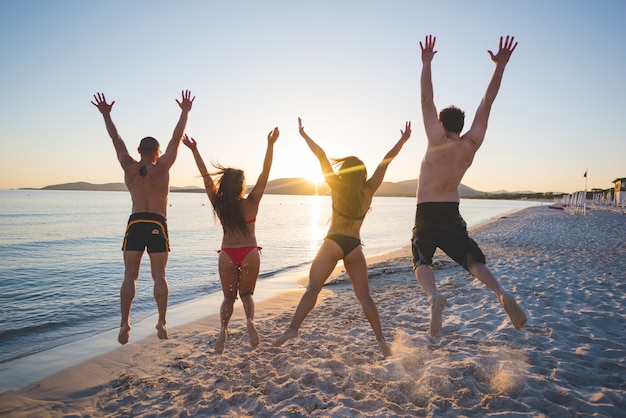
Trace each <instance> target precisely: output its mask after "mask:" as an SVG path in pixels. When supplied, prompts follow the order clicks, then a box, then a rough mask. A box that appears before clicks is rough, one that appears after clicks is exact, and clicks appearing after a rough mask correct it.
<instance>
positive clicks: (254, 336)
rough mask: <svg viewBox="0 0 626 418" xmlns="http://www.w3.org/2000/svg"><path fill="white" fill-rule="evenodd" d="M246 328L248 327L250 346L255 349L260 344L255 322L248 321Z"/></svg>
mask: <svg viewBox="0 0 626 418" xmlns="http://www.w3.org/2000/svg"><path fill="white" fill-rule="evenodd" d="M246 328H247V329H248V339H249V340H250V347H252V349H253V350H254V349H255V348H257V347H258V346H259V342H260V340H259V333H258V332H257V330H256V327H255V326H254V322H252V321H248V322H247V323H246Z"/></svg>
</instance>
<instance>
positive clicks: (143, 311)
mask: <svg viewBox="0 0 626 418" xmlns="http://www.w3.org/2000/svg"><path fill="white" fill-rule="evenodd" d="M169 202H170V207H169V209H168V216H167V219H168V228H169V233H170V243H171V252H170V256H169V261H168V268H167V278H168V282H169V285H170V299H169V306H170V307H174V306H176V305H180V304H183V303H186V302H189V301H191V300H193V299H196V298H199V297H202V296H206V295H209V294H213V293H219V292H221V290H220V285H219V277H218V274H217V253H216V250H217V249H218V248H219V246H220V242H221V234H222V233H221V227H219V226H218V225H216V223H215V222H214V219H213V212H212V209H211V205H210V203H209V202H208V199H207V198H206V195H204V194H200V193H172V194H170V200H169ZM538 204H539V203H537V202H528V201H491V200H467V199H464V200H462V201H461V213H462V214H463V217H464V218H465V220H466V222H467V223H468V225H469V226H473V225H476V224H478V223H481V222H484V221H486V220H489V219H491V218H493V217H496V216H499V215H502V214H504V213H507V212H511V211H514V210H518V209H521V208H524V207H529V206H536V205H538ZM330 208H331V207H330V199H329V198H328V197H321V196H284V195H265V196H264V197H263V201H262V202H261V207H260V209H259V214H258V217H257V224H256V225H257V239H258V242H259V245H261V246H262V247H263V251H262V257H261V274H260V280H259V282H258V283H257V289H260V288H262V287H263V283H264V280H271V279H272V278H278V277H281V276H285V275H293V274H298V277H302V276H304V275H306V271H307V268H308V266H309V265H310V262H311V260H312V259H313V257H314V256H315V253H316V252H317V250H318V248H319V246H320V244H321V242H322V240H323V238H324V235H325V233H326V230H327V228H328V220H329V216H330ZM129 215H130V197H129V195H128V193H126V192H78V191H42V190H36V191H33V190H0V230H1V231H2V234H1V235H0V251H1V253H2V257H0V363H5V362H7V361H10V360H13V359H17V358H20V357H24V356H27V355H29V354H33V353H37V352H41V351H44V350H48V349H51V348H53V347H55V346H59V345H62V344H67V343H70V342H74V341H77V340H81V339H83V338H87V337H90V336H92V335H95V334H99V333H103V332H105V331H108V330H112V329H117V328H118V326H119V286H120V284H121V281H122V276H123V271H124V266H123V262H122V251H121V250H120V248H121V243H122V236H123V233H124V230H125V227H126V222H127V219H128V216H129ZM414 215H415V199H414V198H400V197H376V198H374V202H373V204H372V209H371V211H370V213H369V214H368V217H367V219H366V221H365V224H364V226H363V229H362V231H361V232H362V234H361V237H362V240H363V242H364V244H365V246H364V252H365V255H366V256H373V255H379V254H384V253H387V252H390V251H393V250H397V249H399V248H402V247H404V246H406V245H408V244H409V239H410V234H411V227H412V226H413V217H414ZM207 310H208V309H207ZM155 313H156V305H155V302H154V299H153V297H152V279H151V277H150V268H149V261H148V257H147V255H146V256H144V261H143V264H142V268H141V272H140V276H139V279H138V285H137V294H136V297H135V301H134V303H133V307H132V312H131V319H132V322H133V323H138V322H140V321H141V320H142V319H144V318H146V317H147V316H151V315H154V314H155Z"/></svg>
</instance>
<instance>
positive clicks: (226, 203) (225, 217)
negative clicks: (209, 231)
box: [212, 164, 248, 235]
mask: <svg viewBox="0 0 626 418" xmlns="http://www.w3.org/2000/svg"><path fill="white" fill-rule="evenodd" d="M213 166H214V167H215V168H217V169H218V171H217V172H216V173H213V174H212V175H214V176H216V181H215V184H216V185H217V193H216V194H215V200H214V201H213V214H214V215H215V216H217V217H218V218H219V220H220V222H221V223H222V226H223V227H224V229H227V230H229V231H235V230H236V231H239V232H241V233H242V234H243V235H248V225H247V224H246V220H245V219H244V218H243V214H242V213H241V206H240V204H239V203H240V201H241V199H242V198H243V196H244V194H245V192H246V179H245V176H244V174H243V171H242V170H239V169H236V168H227V167H223V166H221V165H219V164H213Z"/></svg>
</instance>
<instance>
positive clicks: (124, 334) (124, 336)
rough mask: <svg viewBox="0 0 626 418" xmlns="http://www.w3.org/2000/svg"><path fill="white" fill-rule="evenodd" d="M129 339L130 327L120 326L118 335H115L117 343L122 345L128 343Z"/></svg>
mask: <svg viewBox="0 0 626 418" xmlns="http://www.w3.org/2000/svg"><path fill="white" fill-rule="evenodd" d="M129 337H130V325H121V326H120V333H119V334H117V342H118V343H120V344H122V345H124V344H126V343H127V342H128V338H129Z"/></svg>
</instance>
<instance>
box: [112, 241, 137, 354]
mask: <svg viewBox="0 0 626 418" xmlns="http://www.w3.org/2000/svg"><path fill="white" fill-rule="evenodd" d="M142 255H143V251H124V281H123V282H122V286H121V288H120V312H121V314H122V319H121V321H120V332H119V334H118V336H117V341H118V342H119V343H120V344H126V343H127V342H128V338H129V336H130V328H131V327H130V307H131V306H132V304H133V299H134V298H135V289H136V285H137V277H139V267H140V266H141V256H142Z"/></svg>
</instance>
